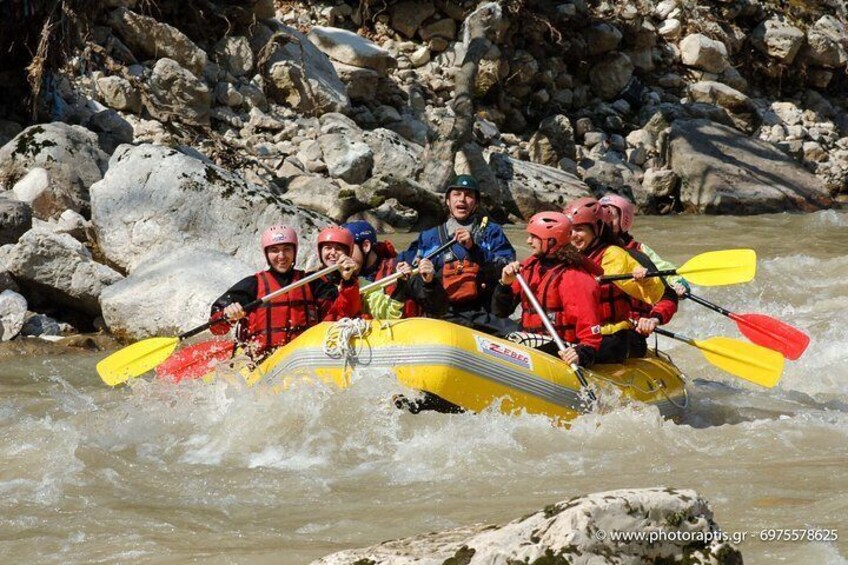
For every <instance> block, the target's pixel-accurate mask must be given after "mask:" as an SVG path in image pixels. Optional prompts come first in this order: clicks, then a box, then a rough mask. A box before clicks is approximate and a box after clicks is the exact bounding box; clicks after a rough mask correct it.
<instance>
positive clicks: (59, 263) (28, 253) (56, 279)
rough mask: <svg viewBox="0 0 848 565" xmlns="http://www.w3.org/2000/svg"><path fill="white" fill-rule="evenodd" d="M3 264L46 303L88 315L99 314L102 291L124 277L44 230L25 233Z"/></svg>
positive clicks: (66, 239) (69, 240) (72, 242)
mask: <svg viewBox="0 0 848 565" xmlns="http://www.w3.org/2000/svg"><path fill="white" fill-rule="evenodd" d="M4 261H5V263H6V266H7V268H8V269H9V272H10V273H12V274H13V275H14V276H15V279H16V280H18V281H20V282H22V283H26V285H25V286H24V294H27V291H28V290H33V291H35V290H37V291H38V292H39V294H41V295H43V296H45V297H46V298H47V299H48V300H51V301H53V302H56V303H58V304H62V305H65V306H67V307H69V308H71V309H73V310H79V311H82V312H85V313H86V314H89V315H91V316H98V315H99V314H100V304H99V303H98V301H97V299H98V297H99V296H100V293H101V292H102V290H103V288H105V287H107V286H109V285H110V284H113V283H115V282H117V281H119V280H120V279H122V278H123V277H122V276H121V274H120V273H118V272H116V271H115V270H113V269H110V268H109V267H107V266H105V265H101V264H100V263H97V262H95V261H94V260H93V259H92V258H91V253H90V252H89V251H88V249H86V248H85V246H84V245H83V244H82V243H80V242H79V241H77V240H76V239H74V238H73V237H71V236H70V235H67V234H56V233H53V232H51V231H49V230H46V229H43V228H33V229H31V230H29V231H28V232H26V233H25V234H24V235H23V236H22V237H21V238H20V239H19V240H18V243H17V244H16V245H15V246H14V247H13V248H12V249H11V250H9V252H8V253H6V255H5V258H4Z"/></svg>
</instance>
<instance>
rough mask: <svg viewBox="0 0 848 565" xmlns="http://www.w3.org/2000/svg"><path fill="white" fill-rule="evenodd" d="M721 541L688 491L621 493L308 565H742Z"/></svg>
mask: <svg viewBox="0 0 848 565" xmlns="http://www.w3.org/2000/svg"><path fill="white" fill-rule="evenodd" d="M720 533H721V529H720V528H719V526H718V525H717V524H716V523H715V521H714V519H713V512H712V510H711V509H710V507H709V503H708V502H707V501H706V500H704V499H703V498H701V497H700V496H699V495H698V493H696V492H695V491H692V490H676V489H669V488H646V489H626V490H615V491H608V492H598V493H594V494H589V495H584V496H578V497H575V498H572V499H570V500H565V501H562V502H559V503H557V504H552V505H550V506H547V507H545V508H544V509H542V510H539V511H538V512H536V513H534V514H531V515H529V516H525V517H524V518H519V519H517V520H514V521H512V522H510V523H508V524H505V525H503V526H497V525H495V526H493V525H485V524H478V525H474V526H466V527H462V528H457V529H455V530H449V531H445V532H440V533H432V532H431V533H427V534H422V535H419V536H415V537H411V538H406V539H400V540H392V541H387V542H383V543H381V544H378V545H374V546H371V547H368V548H364V549H354V550H346V551H341V552H338V553H334V554H332V555H328V556H326V557H324V558H322V559H319V560H317V561H314V562H313V565H354V564H356V563H368V564H370V565H389V564H391V565H412V564H413V563H414V564H416V565H441V564H447V563H455V564H459V563H462V564H464V565H484V564H485V565H488V564H491V563H504V564H506V563H536V564H542V563H551V564H554V563H563V564H564V563H573V564H575V565H592V564H596V563H607V564H612V565H630V564H636V563H711V564H713V565H741V564H742V554H741V553H740V552H739V551H738V550H737V549H736V548H735V547H733V546H732V545H730V543H728V541H725V539H723V538H722V536H721V535H719V534H720ZM625 536H626V538H627V540H628V541H626V542H624V541H622V539H621V538H624V537H625Z"/></svg>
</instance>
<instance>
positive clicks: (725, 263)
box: [600, 249, 757, 286]
mask: <svg viewBox="0 0 848 565" xmlns="http://www.w3.org/2000/svg"><path fill="white" fill-rule="evenodd" d="M756 273H757V254H756V253H755V252H754V250H753V249H727V250H724V251H708V252H706V253H701V254H700V255H696V256H694V257H692V258H691V259H689V260H688V261H686V262H685V263H684V264H683V265H681V266H680V267H678V268H676V269H667V270H663V271H653V272H650V271H649V272H648V273H647V274H646V275H645V276H646V277H667V276H670V275H681V276H685V277H686V280H688V281H689V282H691V283H692V284H695V285H698V286H723V285H729V284H741V283H746V282H750V281H752V280H753V279H754V275H755V274H756ZM632 278H633V275H632V274H630V273H625V274H620V275H603V276H602V277H600V280H602V281H623V280H627V279H632Z"/></svg>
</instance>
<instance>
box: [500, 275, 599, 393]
mask: <svg viewBox="0 0 848 565" xmlns="http://www.w3.org/2000/svg"><path fill="white" fill-rule="evenodd" d="M515 280H517V281H518V284H519V285H521V290H522V291H524V294H525V295H526V296H527V299H528V300H529V301H530V304H532V305H533V309H534V310H536V313H537V314H538V315H539V318H540V319H541V320H542V324H544V326H545V329H546V330H547V331H548V333H549V334H550V336H551V338H552V339H553V340H554V343H556V345H557V349H559V350H560V351H565V350H566V349H567V347H566V345H565V343H564V342H563V341H562V338H561V337H560V336H559V334H558V333H557V331H556V328H554V325H553V324H552V323H551V319H550V318H549V317H548V313H547V312H545V309H544V308H542V305H541V304H539V301H538V300H537V299H536V296H535V295H534V294H533V291H532V290H530V286H529V285H528V284H527V281H525V280H524V277H522V276H521V274H519V273H516V275H515ZM571 369H572V370H573V371H574V374H575V375H577V380H578V381H580V388H581V389H582V390H583V391H584V392H585V394H586V396H587V397H588V398H589V400H590V401H591V402H595V401H596V400H597V399H598V398H597V396H595V393H594V391H592V389H591V388H589V381H587V380H586V375H584V374H583V372H584V371H585V369H584V368H583V367H581V366H580V365H578V364H577V363H572V364H571Z"/></svg>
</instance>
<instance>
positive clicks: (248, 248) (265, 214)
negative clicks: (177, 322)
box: [91, 145, 326, 273]
mask: <svg viewBox="0 0 848 565" xmlns="http://www.w3.org/2000/svg"><path fill="white" fill-rule="evenodd" d="M91 198H92V221H93V223H94V226H95V229H96V231H97V235H98V241H99V243H100V248H101V250H102V252H103V254H104V255H105V256H106V258H107V259H109V261H111V262H112V263H114V264H116V265H119V266H120V267H121V268H123V269H126V270H127V271H129V272H130V273H132V271H133V270H134V269H135V267H136V266H137V265H138V264H139V263H141V261H143V260H144V259H145V258H146V257H148V256H159V255H162V254H163V253H165V252H167V251H169V250H171V249H174V248H177V247H184V246H189V245H202V246H204V247H206V248H209V249H214V250H218V251H221V252H223V253H228V254H231V255H233V256H234V257H235V258H236V259H239V260H241V261H243V262H245V263H248V264H250V265H256V266H257V267H258V266H262V265H264V264H265V260H264V257H263V256H262V253H261V252H260V250H259V246H258V245H257V242H258V241H259V233H260V232H261V231H262V230H264V229H265V228H266V227H268V226H270V225H272V224H278V223H285V224H288V225H290V226H292V227H293V228H295V229H296V230H297V231H298V233H299V234H300V237H301V241H302V242H304V244H303V245H301V246H300V248H299V251H298V253H299V257H300V260H301V261H305V260H306V259H308V258H309V257H310V256H311V254H312V253H313V250H312V249H311V248H310V246H309V245H306V244H305V242H306V241H308V240H309V239H310V238H314V236H315V234H316V228H317V227H318V226H320V225H323V224H324V223H325V222H326V220H325V219H322V218H321V217H319V216H317V215H315V214H312V213H307V212H303V211H300V210H298V209H297V208H295V207H294V206H292V205H291V204H290V203H288V202H286V201H285V200H284V199H283V198H281V197H280V196H278V195H277V194H275V193H273V192H272V191H271V190H269V189H268V188H266V187H261V186H257V185H254V184H251V183H248V182H245V181H244V180H243V179H242V178H240V177H238V176H236V175H234V174H233V173H230V172H228V171H226V170H224V169H222V168H220V167H217V166H215V165H212V164H210V163H208V162H204V161H202V160H199V159H196V158H193V157H189V156H187V155H185V154H183V153H180V152H178V151H175V150H174V149H170V148H166V147H161V146H155V145H140V146H135V147H133V146H122V147H119V148H118V150H117V151H116V152H115V154H114V155H112V159H111V161H110V165H109V171H108V172H107V173H106V176H105V177H104V178H103V180H102V181H100V182H99V183H97V184H95V185H94V186H93V187H92V189H91Z"/></svg>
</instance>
